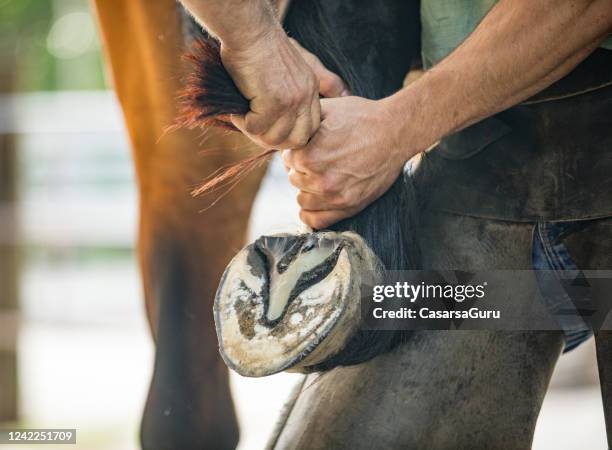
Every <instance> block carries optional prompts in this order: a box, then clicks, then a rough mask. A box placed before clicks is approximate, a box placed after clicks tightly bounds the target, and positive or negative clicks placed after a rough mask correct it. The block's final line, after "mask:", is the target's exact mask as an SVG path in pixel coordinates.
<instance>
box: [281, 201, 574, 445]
mask: <svg viewBox="0 0 612 450" xmlns="http://www.w3.org/2000/svg"><path fill="white" fill-rule="evenodd" d="M422 220H423V223H422V224H421V226H420V227H419V230H420V233H421V237H420V240H421V245H422V248H421V250H422V254H423V265H424V268H425V269H438V270H456V269H461V270H469V271H478V270H481V271H484V270H489V269H491V268H499V269H527V268H530V267H531V254H530V252H529V249H530V248H531V239H532V230H533V225H530V224H510V223H503V222H495V221H487V220H483V219H475V218H469V217H462V216H452V215H446V214H435V213H425V216H424V217H423V219H422ZM517 249H522V250H521V251H517ZM506 295H507V298H502V299H501V301H512V302H515V304H516V308H521V307H523V306H525V305H528V304H529V303H530V302H531V299H532V296H535V295H537V285H536V281H535V278H534V280H533V283H528V284H527V285H525V286H520V287H519V286H517V287H516V289H514V290H510V292H507V293H506ZM493 298H495V299H496V300H497V297H493ZM562 345H563V340H562V336H561V333H560V332H493V331H422V332H415V333H414V335H413V337H411V338H410V339H409V340H408V341H407V342H406V343H404V344H402V345H401V346H399V347H398V348H397V349H396V350H394V351H393V352H391V353H388V354H385V355H380V356H378V357H376V358H374V359H372V360H370V361H368V362H366V363H363V364H359V365H356V366H351V367H339V368H336V369H334V370H332V371H330V372H327V373H323V374H320V375H309V377H308V378H307V380H306V382H305V383H304V385H303V387H302V388H301V391H300V393H299V395H298V396H297V398H296V399H295V400H294V402H293V404H292V405H291V406H290V407H289V408H288V409H287V410H288V413H287V415H286V416H285V417H284V418H283V421H282V427H281V429H280V430H278V432H277V433H276V434H275V436H274V437H273V439H272V442H271V444H270V447H271V448H274V449H277V450H278V449H309V450H311V449H327V448H334V449H371V448H389V449H393V448H411V449H412V448H414V449H420V448H427V449H473V448H478V449H489V448H490V449H502V450H503V449H512V450H519V449H529V448H530V447H531V441H532V439H533V433H534V430H535V424H536V419H537V416H538V413H539V410H540V407H541V403H542V400H543V398H544V395H545V393H546V389H547V386H548V382H549V380H550V376H551V374H552V371H553V368H554V365H555V362H556V360H557V358H558V356H559V353H560V351H561V348H562Z"/></svg>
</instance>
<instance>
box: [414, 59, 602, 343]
mask: <svg viewBox="0 0 612 450" xmlns="http://www.w3.org/2000/svg"><path fill="white" fill-rule="evenodd" d="M413 173H414V178H415V180H416V183H415V184H416V186H417V189H418V190H419V196H420V197H421V198H422V199H423V201H424V208H423V211H422V219H421V226H420V227H418V234H419V240H420V246H421V254H422V265H423V268H424V269H435V270H443V269H448V270H468V271H470V270H474V271H478V270H491V269H517V270H520V269H533V268H535V265H534V259H533V250H534V242H536V241H534V238H535V237H541V230H547V229H548V228H547V227H548V225H550V224H554V223H560V222H563V223H566V222H576V221H577V222H579V223H580V225H581V226H575V227H571V228H568V231H564V232H563V233H562V234H560V235H559V236H555V239H557V241H558V242H557V241H555V243H554V244H555V245H556V244H559V245H563V246H564V247H566V248H567V251H568V252H569V254H570V255H571V258H572V259H573V261H574V262H575V265H576V266H577V267H578V268H579V269H584V270H586V269H602V270H603V269H609V270H611V269H612V51H610V50H604V49H598V50H596V51H595V52H594V53H593V54H592V55H591V56H590V57H589V58H587V59H586V60H585V61H584V62H583V63H582V64H580V65H579V66H578V67H577V68H576V69H575V70H574V71H572V73H570V74H569V75H568V76H566V77H565V78H564V79H562V80H560V81H559V82H557V83H555V84H554V85H552V86H551V87H549V88H548V89H546V90H545V91H543V92H541V93H539V94H538V95H536V96H534V97H532V98H530V99H529V100H528V101H525V102H523V103H521V104H519V105H517V106H514V107H512V108H510V109H508V110H506V111H503V112H501V113H499V114H497V115H495V116H492V117H490V118H488V119H485V120H483V121H481V122H479V123H476V124H474V125H472V126H470V127H468V128H466V129H464V130H463V131H460V132H458V133H456V134H454V135H452V136H449V137H447V138H445V139H444V140H442V141H441V142H440V143H439V144H438V145H437V146H436V147H435V148H434V149H432V150H430V151H429V152H427V153H426V154H424V155H423V156H422V157H421V160H420V162H418V163H417V164H416V168H414V169H413ZM539 233H540V234H539ZM544 237H546V236H544ZM537 243H538V244H539V243H540V242H539V241H537ZM533 289H534V286H517V287H516V292H515V294H516V295H515V298H516V300H515V301H516V302H517V307H520V305H521V302H523V301H525V302H527V301H530V300H529V299H530V298H533V296H534V295H536V293H535V292H534V291H533ZM566 337H567V336H566ZM566 344H567V341H566Z"/></svg>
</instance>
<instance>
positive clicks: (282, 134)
mask: <svg viewBox="0 0 612 450" xmlns="http://www.w3.org/2000/svg"><path fill="white" fill-rule="evenodd" d="M295 122H296V117H295V116H294V115H293V113H288V114H284V115H283V116H281V117H280V118H279V119H278V120H277V121H276V122H275V123H274V124H273V125H272V127H270V129H269V130H268V131H267V132H266V133H264V134H260V135H257V138H258V139H260V140H261V141H262V142H263V143H265V144H266V145H267V146H269V147H275V148H290V147H289V146H287V145H286V142H287V138H288V137H289V136H290V135H291V132H292V130H293V128H294V127H295Z"/></svg>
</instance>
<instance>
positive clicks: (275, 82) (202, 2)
mask: <svg viewBox="0 0 612 450" xmlns="http://www.w3.org/2000/svg"><path fill="white" fill-rule="evenodd" d="M180 1H181V3H182V4H183V5H184V6H185V8H187V10H188V11H189V12H190V13H191V14H192V15H193V16H194V18H195V19H196V20H197V21H198V22H199V23H200V24H201V25H202V26H204V27H205V28H206V29H207V30H208V31H209V32H210V33H211V34H212V35H213V36H216V37H217V38H218V39H219V41H220V42H221V59H222V61H223V65H224V66H225V68H226V69H227V71H228V72H229V74H230V76H231V77H232V79H233V80H234V82H235V83H236V86H237V87H238V89H239V90H240V92H241V93H242V94H243V95H244V96H245V97H246V98H247V99H248V100H249V101H250V109H251V111H249V113H247V114H246V116H244V117H240V116H234V117H232V122H233V123H234V125H235V126H236V127H238V128H239V129H240V130H241V131H243V132H244V133H245V134H247V136H249V137H250V138H251V139H252V140H253V141H255V142H256V143H258V144H259V145H261V146H262V147H268V148H296V147H301V146H303V145H305V144H306V142H308V139H310V137H311V136H312V135H313V133H314V132H315V131H316V130H317V128H318V127H319V122H320V105H319V93H321V95H323V96H325V97H337V96H340V95H346V94H347V90H346V87H345V85H344V83H343V82H342V80H341V79H340V78H339V77H338V76H337V75H335V74H333V73H331V72H330V71H328V70H327V69H325V68H324V67H323V65H322V64H321V62H320V61H319V60H318V59H317V58H316V57H315V56H314V55H312V54H310V53H309V52H307V51H306V50H304V49H303V48H302V47H300V45H299V44H298V43H297V42H295V41H292V40H291V39H289V37H287V35H286V34H285V32H284V31H283V28H282V27H281V25H280V22H279V20H278V16H282V15H283V9H286V7H287V5H288V2H287V1H281V2H271V1H269V0H248V1H245V0H180ZM273 3H276V4H277V5H278V6H280V8H281V10H278V11H275V10H274V9H273V8H272V4H273Z"/></svg>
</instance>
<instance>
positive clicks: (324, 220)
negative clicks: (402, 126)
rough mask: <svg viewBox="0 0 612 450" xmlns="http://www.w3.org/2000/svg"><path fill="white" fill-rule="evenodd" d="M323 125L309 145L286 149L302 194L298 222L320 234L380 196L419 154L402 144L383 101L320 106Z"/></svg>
mask: <svg viewBox="0 0 612 450" xmlns="http://www.w3.org/2000/svg"><path fill="white" fill-rule="evenodd" d="M321 111H322V115H321V117H322V122H321V126H320V127H319V131H318V132H317V133H316V134H315V135H314V136H313V138H312V139H311V141H310V142H309V143H308V145H307V146H306V147H304V148H301V149H297V150H284V151H283V152H282V158H283V162H284V163H285V166H286V168H287V169H288V171H289V181H290V182H291V184H293V185H294V186H295V187H297V188H298V189H299V190H300V192H299V194H298V198H297V200H298V203H299V205H300V208H301V209H300V219H301V220H302V221H303V222H304V223H305V224H306V225H308V226H310V227H312V228H314V229H321V228H325V227H328V226H330V225H331V224H333V223H335V222H338V221H339V220H341V219H344V218H346V217H350V216H352V215H354V214H356V213H357V212H359V211H361V210H362V209H364V208H365V207H366V206H367V205H368V204H370V203H371V202H373V201H374V200H376V199H377V198H378V197H380V196H381V195H382V194H383V193H384V192H385V191H386V190H387V189H388V188H389V187H390V186H391V184H392V183H393V182H394V181H395V179H396V178H397V176H398V175H399V174H400V172H401V170H402V169H403V167H404V164H405V162H406V161H407V160H408V159H409V158H410V157H411V156H412V155H414V154H416V153H417V152H418V151H420V150H422V149H419V148H416V147H411V148H409V147H408V146H406V145H405V144H403V142H405V136H404V137H402V138H401V139H400V136H399V135H398V133H397V130H396V127H395V122H396V120H397V118H393V117H391V116H390V114H389V111H388V108H387V105H386V102H385V101H372V100H366V99H363V98H359V97H345V98H338V99H325V100H322V101H321Z"/></svg>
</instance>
